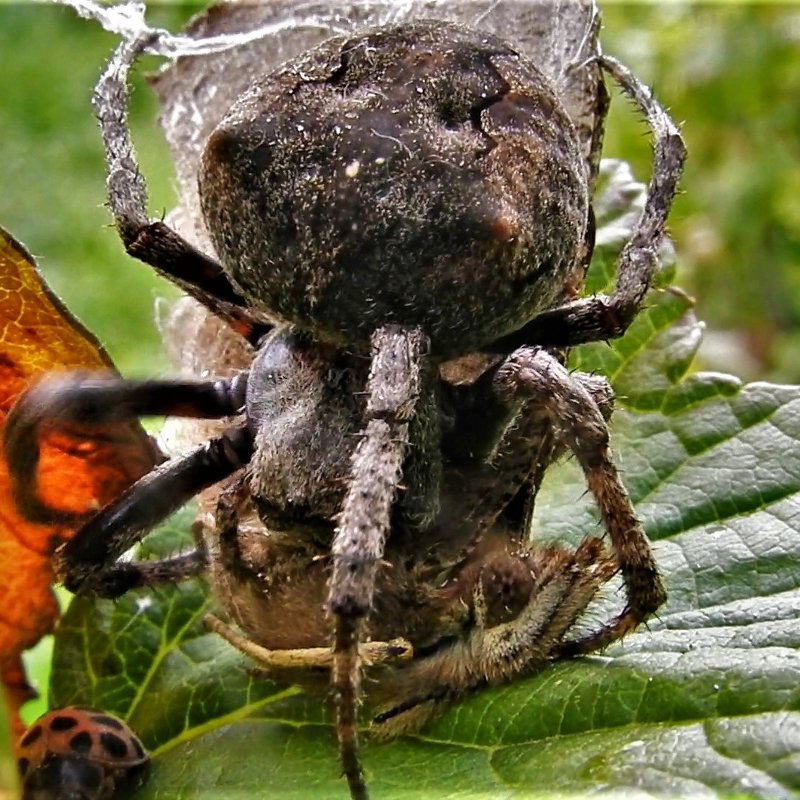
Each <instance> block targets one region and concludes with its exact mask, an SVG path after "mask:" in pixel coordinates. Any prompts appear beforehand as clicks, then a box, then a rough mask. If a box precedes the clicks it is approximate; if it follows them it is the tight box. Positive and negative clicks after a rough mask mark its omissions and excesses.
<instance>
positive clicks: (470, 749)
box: [51, 179, 800, 800]
mask: <svg viewBox="0 0 800 800" xmlns="http://www.w3.org/2000/svg"><path fill="white" fill-rule="evenodd" d="M631 180H632V179H631ZM619 187H621V188H619ZM626 187H627V188H626ZM628 188H630V186H629V185H628V184H625V182H624V181H622V182H621V184H619V186H618V191H620V192H622V194H623V195H624V194H625V193H626V192H627V189H628ZM627 194H628V203H630V202H634V201H637V198H640V195H641V187H640V188H639V190H638V194H637V192H628V193H627ZM612 199H613V198H612ZM615 208H616V211H615ZM628 211H629V207H628V206H627V205H626V204H625V203H622V204H620V205H618V206H616V207H615V206H614V204H613V203H610V204H609V205H607V206H606V207H604V208H601V213H602V214H603V215H604V216H602V217H601V219H603V220H604V221H605V223H606V225H607V226H608V225H610V226H612V227H613V225H614V224H615V220H617V221H618V220H619V218H620V217H619V216H616V214H617V212H618V213H619V215H622V216H624V215H625V214H626V213H627V212H628ZM628 219H630V215H629V214H628ZM627 225H628V229H629V226H630V222H628V223H627ZM623 227H624V226H623ZM618 239H619V237H617V239H615V238H614V237H612V236H608V237H607V238H606V239H601V240H600V247H599V249H598V258H597V261H596V264H595V265H594V267H593V274H592V275H591V276H590V280H589V284H590V285H591V286H592V287H593V288H592V291H601V290H604V289H605V288H606V287H607V285H608V281H609V275H608V274H607V265H608V263H611V262H612V261H613V258H614V256H615V253H616V251H617V250H618V248H619V241H618ZM667 255H669V254H668V253H667ZM598 271H599V272H598ZM702 328H703V326H702V324H701V323H699V322H697V320H696V319H695V317H694V314H693V310H692V303H691V301H690V300H689V299H688V298H687V297H686V296H685V295H683V294H682V293H681V292H679V291H677V290H675V289H670V288H661V289H656V290H654V291H653V292H652V293H651V295H650V297H649V301H648V307H647V309H646V310H645V311H644V312H643V313H642V314H640V316H639V317H638V318H637V319H636V321H635V322H634V324H633V326H632V327H631V329H630V331H629V332H628V334H627V335H626V336H625V337H624V338H623V339H621V340H619V341H617V342H614V343H613V344H611V345H608V344H603V343H599V344H597V345H591V346H587V347H582V348H579V349H578V350H576V352H575V353H573V356H572V358H573V363H572V366H573V367H574V368H576V369H582V370H589V371H597V372H602V373H604V374H606V375H607V376H608V377H609V379H610V380H611V381H612V383H613V385H614V387H615V390H616V392H617V398H618V402H617V410H616V413H615V415H614V417H613V419H612V423H611V435H612V444H613V448H614V451H615V456H616V458H617V461H618V464H619V465H620V467H621V469H622V471H623V475H624V480H625V483H626V486H627V487H628V489H629V492H630V494H631V497H632V500H633V502H634V504H635V506H636V508H637V511H638V513H639V515H640V518H641V520H642V522H643V525H644V527H645V529H646V531H647V533H648V535H649V537H650V538H651V540H653V542H654V549H655V552H656V557H657V560H658V563H659V565H660V568H661V570H662V572H663V574H664V578H665V582H666V585H667V589H668V592H669V600H668V603H667V605H666V606H665V607H664V609H662V611H661V612H660V613H659V616H658V618H657V619H654V620H653V621H651V622H650V624H649V626H648V627H647V628H643V629H642V630H640V631H638V632H636V633H634V634H632V635H630V636H629V637H628V638H627V639H625V640H624V642H622V643H620V644H617V645H615V646H613V647H611V648H609V649H608V651H606V652H605V653H603V654H601V655H596V656H592V657H587V658H583V659H580V660H576V661H574V662H565V663H558V664H554V665H551V666H549V667H548V668H546V669H543V670H542V671H540V672H539V673H537V674H535V675H532V676H529V677H526V678H524V679H519V680H517V681H514V682H513V683H511V684H508V685H504V686H500V687H496V688H492V689H487V690H484V691H481V692H478V693H476V694H474V695H472V696H470V697H468V698H466V699H464V700H463V701H462V702H461V703H459V704H458V705H456V706H454V707H452V708H451V709H450V710H449V711H447V712H446V713H445V715H444V716H442V717H441V718H439V719H438V720H436V721H435V722H434V723H432V724H431V725H429V726H428V727H427V728H426V729H425V730H423V731H422V732H421V733H419V734H418V735H415V736H409V737H404V738H402V739H400V740H397V741H394V742H389V743H379V742H376V741H370V740H369V738H368V737H364V738H365V739H366V741H365V743H364V747H363V758H364V762H365V765H366V770H367V777H368V782H369V785H370V788H371V790H372V793H373V795H374V796H375V797H376V798H417V797H430V798H433V797H435V798H465V799H466V798H506V797H508V798H511V797H514V798H517V797H532V796H541V795H542V794H556V795H571V794H580V795H583V794H586V793H588V792H597V791H623V790H625V791H629V790H630V791H633V792H635V793H636V794H638V795H639V796H647V795H658V796H669V795H673V796H695V795H697V796H704V797H729V796H740V797H763V798H772V797H775V798H778V797H781V798H782V797H790V796H796V795H798V794H800V791H798V790H800V652H798V647H800V622H798V616H799V615H800V591H798V585H799V584H800V533H798V527H799V523H800V388H799V387H792V386H773V385H768V384H763V383H762V384H749V385H742V383H741V382H740V381H738V380H737V379H736V378H733V377H731V376H728V375H720V374H716V373H692V372H691V363H692V359H693V357H694V354H695V352H696V351H697V347H698V345H699V343H700V339H701V337H702ZM189 518H190V515H184V516H183V517H182V518H179V519H177V520H175V521H174V522H173V523H172V526H171V527H172V530H171V531H170V529H167V530H165V531H161V532H160V534H159V536H158V537H157V540H156V541H157V545H156V546H157V549H158V550H159V551H163V550H164V548H166V549H167V550H168V551H169V550H174V549H175V548H176V547H177V545H176V543H175V539H174V536H175V535H176V532H178V533H179V532H180V531H186V530H188V527H189ZM598 532H599V523H598V520H597V516H596V513H595V511H594V507H593V504H592V501H591V498H589V497H588V496H587V494H586V487H585V483H584V480H583V477H582V475H581V473H580V470H579V468H578V467H577V465H576V464H575V463H573V462H570V461H567V462H565V463H563V464H559V465H556V466H554V467H552V468H551V469H550V470H548V472H547V475H546V476H545V480H544V484H543V486H542V489H541V492H540V495H539V497H538V498H537V508H536V515H535V519H534V529H533V536H534V538H535V539H537V540H545V541H546V540H552V539H556V540H561V541H567V542H571V543H577V542H578V541H580V540H581V539H582V538H583V537H585V536H587V535H592V534H596V533H598ZM622 602H623V597H622V596H621V593H620V586H619V584H618V583H612V584H610V585H609V586H608V587H606V591H604V593H603V596H602V597H601V598H600V600H599V602H598V603H597V604H596V605H595V606H593V607H592V608H591V609H590V614H589V615H588V618H587V619H586V620H584V621H582V624H583V625H585V626H589V627H591V625H593V624H594V625H597V624H600V623H601V622H602V621H604V620H605V619H607V618H608V616H609V615H610V614H612V613H614V610H619V608H620V606H621V603H622ZM208 606H209V599H208V597H207V594H206V590H205V588H204V586H203V584H202V583H201V582H200V581H192V582H188V583H186V584H183V585H181V586H177V587H174V588H170V589H167V590H163V591H160V592H158V593H145V592H135V593H132V594H131V595H130V596H128V597H126V598H124V599H123V600H122V601H120V602H119V603H117V604H111V603H106V602H97V603H92V602H90V601H88V600H86V599H79V600H77V601H75V602H74V603H73V604H72V606H71V608H70V610H69V612H68V614H67V615H66V617H65V619H64V621H63V623H62V625H61V628H60V631H59V633H58V636H57V641H56V650H55V661H54V667H53V677H52V686H51V702H52V704H64V703H72V702H79V703H84V704H89V705H94V706H99V707H101V708H104V709H106V710H109V711H113V712H116V713H118V714H120V715H121V716H123V717H125V718H126V719H127V720H128V721H129V722H130V723H131V725H132V726H133V727H134V728H135V730H136V731H137V732H138V733H139V734H140V735H141V736H142V738H143V740H144V741H145V744H146V745H147V746H148V747H150V748H151V749H152V750H153V755H154V768H153V772H152V777H151V780H150V782H149V784H148V785H147V786H146V787H145V788H144V789H143V790H142V791H141V793H140V795H139V797H140V798H142V800H144V799H145V798H147V799H148V800H156V798H164V799H165V800H166V798H176V797H179V798H250V797H254V796H264V795H266V794H269V796H276V797H285V798H307V797H342V798H344V797H346V795H347V791H346V787H345V785H344V782H343V780H342V779H341V778H340V774H339V773H340V770H339V764H338V759H337V749H336V739H335V734H334V731H333V729H332V727H331V725H330V720H329V717H328V713H327V710H326V708H325V707H324V704H323V703H322V702H321V701H320V700H319V699H317V698H312V697H308V696H306V695H304V694H301V693H300V692H299V691H298V690H296V689H293V688H287V687H282V686H278V685H276V684H273V683H270V682H266V681H263V680H257V679H255V678H253V677H251V674H250V672H249V670H250V664H249V663H248V662H247V661H246V660H245V659H244V658H243V657H242V656H240V655H239V654H237V653H235V652H234V651H233V650H232V649H231V648H230V647H228V646H227V645H226V644H224V643H223V642H221V641H220V640H218V639H217V638H216V637H214V636H211V635H209V634H208V633H206V632H205V630H204V629H203V627H202V625H201V623H200V617H201V616H202V614H203V613H204V611H205V610H206V609H207V607H208Z"/></svg>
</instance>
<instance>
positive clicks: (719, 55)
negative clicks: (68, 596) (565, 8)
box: [0, 2, 800, 381]
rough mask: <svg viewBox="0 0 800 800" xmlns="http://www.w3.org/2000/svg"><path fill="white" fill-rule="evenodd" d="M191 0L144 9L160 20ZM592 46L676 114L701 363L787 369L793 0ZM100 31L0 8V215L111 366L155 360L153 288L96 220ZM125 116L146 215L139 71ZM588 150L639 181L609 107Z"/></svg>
mask: <svg viewBox="0 0 800 800" xmlns="http://www.w3.org/2000/svg"><path fill="white" fill-rule="evenodd" d="M199 5H201V4H198V3H194V4H193V5H186V4H178V3H174V4H164V3H162V4H157V5H156V6H155V7H154V9H153V15H152V16H153V20H154V21H155V22H157V23H158V24H163V25H166V26H174V27H177V26H178V25H179V24H180V23H181V21H182V20H184V19H186V18H187V17H188V16H189V15H190V14H191V13H192V12H193V11H194V10H196V9H197V8H198V7H199ZM604 18H605V30H604V33H603V42H604V46H605V49H606V51H607V52H609V53H612V54H614V55H617V56H618V57H620V58H622V59H623V60H624V61H626V62H627V63H628V64H630V65H631V66H632V67H633V68H634V69H635V70H636V71H637V72H638V74H639V75H640V76H641V77H642V78H644V79H645V80H646V81H647V82H649V83H650V84H651V85H653V87H654V88H655V91H656V93H657V95H658V97H659V98H660V99H661V100H662V102H663V103H664V104H665V105H666V106H668V107H669V108H670V109H671V111H672V113H673V115H674V116H675V118H676V119H678V120H680V121H683V122H684V131H685V135H686V139H687V143H688V146H689V153H690V157H689V161H688V164H687V171H686V177H685V180H684V182H683V189H684V194H683V195H682V196H681V197H680V198H679V200H678V202H677V204H676V207H675V211H674V213H673V215H672V218H671V230H672V233H673V236H674V238H675V240H676V243H677V246H678V253H679V255H680V265H679V282H680V283H681V284H682V285H683V286H685V287H686V288H687V289H688V290H689V291H690V292H692V293H693V294H695V295H696V297H697V298H698V314H699V316H700V317H701V318H703V319H705V320H706V321H707V322H708V324H709V329H710V332H711V335H710V336H709V348H708V349H707V350H706V352H705V358H706V362H707V363H706V366H715V367H719V368H722V369H727V370H729V371H732V372H735V373H737V374H739V375H742V376H743V377H770V378H773V379H776V380H782V381H800V358H797V357H796V356H795V351H796V349H797V347H798V346H800V327H799V326H798V322H799V321H800V191H798V189H799V188H800V47H798V44H799V43H800V42H799V40H800V7H797V6H791V5H763V4H753V5H745V4H738V3H729V4H726V3H717V4H706V5H698V4H684V3H674V2H662V3H659V4H653V5H649V4H616V3H612V4H610V5H607V6H606V7H605V9H604ZM113 44H114V37H112V36H111V35H109V34H106V33H104V32H102V31H100V30H99V29H98V26H97V25H95V24H93V23H90V22H87V21H85V20H80V19H77V18H76V17H75V15H74V14H73V12H72V11H70V10H69V9H65V8H53V7H48V6H38V5H36V6H34V5H31V4H16V5H15V4H7V5H1V4H0V143H1V146H2V150H1V151H0V152H1V153H2V157H0V187H2V191H0V224H3V225H4V226H6V227H7V228H9V229H10V230H11V231H12V232H13V233H15V234H16V236H17V237H18V238H19V239H21V240H22V241H23V242H24V243H25V244H26V245H27V246H28V247H29V248H30V249H31V250H32V251H33V252H34V254H35V255H36V256H37V257H38V258H39V260H40V264H41V266H42V269H43V270H44V272H45V273H46V275H47V277H48V279H49V280H50V281H51V282H52V284H53V285H54V287H55V288H56V290H57V291H58V292H59V293H60V294H61V295H62V296H63V297H64V299H65V300H66V301H67V303H68V305H69V306H70V307H71V308H72V309H73V310H74V311H75V312H76V313H77V314H78V315H79V316H80V317H81V318H82V319H83V320H84V322H86V324H87V325H89V327H91V328H92V329H93V330H94V331H95V332H96V333H97V334H98V335H99V336H100V338H101V340H102V341H104V342H105V343H106V345H107V346H108V349H109V350H110V352H111V354H112V356H113V357H114V358H115V359H116V361H117V363H118V365H119V366H120V368H121V369H122V370H123V372H125V373H127V374H138V375H145V374H154V373H160V372H163V371H164V370H166V369H167V366H166V364H165V363H164V361H163V358H162V356H161V354H160V348H159V343H158V340H157V336H156V334H155V332H154V329H153V326H152V323H151V320H152V317H153V303H154V298H155V297H156V296H161V295H164V294H168V293H169V288H168V287H166V286H165V284H163V282H161V281H159V280H158V279H156V278H154V277H153V276H152V275H151V274H150V273H149V271H148V269H147V268H146V267H144V266H142V265H140V264H138V263H135V262H133V261H131V260H129V259H127V258H126V257H125V256H124V254H123V253H122V251H121V248H120V246H119V244H118V243H117V240H116V236H115V233H114V231H113V230H112V229H111V228H109V227H108V221H109V218H108V215H107V213H106V211H105V210H104V209H103V208H102V204H103V201H104V186H103V166H102V161H101V151H100V142H99V136H98V134H97V132H96V130H95V125H94V120H93V117H92V113H91V110H90V108H89V94H90V91H91V87H92V84H93V82H94V80H95V78H96V77H97V74H98V72H99V70H100V69H101V66H102V64H103V62H104V60H105V59H106V57H107V56H108V54H109V52H110V50H111V48H112V46H113ZM148 67H149V68H151V69H152V68H155V62H153V61H150V62H146V63H145V64H143V65H142V67H141V69H140V70H139V75H138V78H139V80H138V83H137V90H136V91H135V93H134V98H133V111H132V117H133V125H134V133H135V140H136V143H137V147H138V149H139V153H140V157H141V161H142V164H143V166H144V171H145V174H146V176H147V178H148V181H149V184H150V190H151V205H150V209H151V213H153V214H160V213H161V212H162V211H164V210H166V209H168V208H169V207H170V206H171V204H172V200H173V193H172V184H171V179H170V170H169V164H168V160H167V155H166V149H165V147H164V146H163V144H162V142H161V140H160V137H159V133H158V131H157V129H156V127H155V125H154V123H153V116H154V104H153V101H152V98H151V97H150V93H149V90H148V89H147V88H146V86H144V85H143V81H142V80H141V75H142V73H143V72H145V71H146V70H147V68H148ZM605 152H606V154H607V155H610V156H619V157H623V158H627V159H629V160H631V161H633V162H634V165H635V167H636V170H637V174H638V175H639V176H641V177H643V178H645V177H646V176H647V174H648V169H649V158H650V150H649V142H648V139H647V136H646V130H645V127H644V124H643V123H641V122H640V121H639V120H638V119H637V118H636V115H635V114H634V113H633V111H632V109H631V108H630V107H629V105H628V104H627V103H626V102H617V103H615V104H614V109H613V112H612V117H611V121H610V125H609V132H608V136H607V144H606V148H605Z"/></svg>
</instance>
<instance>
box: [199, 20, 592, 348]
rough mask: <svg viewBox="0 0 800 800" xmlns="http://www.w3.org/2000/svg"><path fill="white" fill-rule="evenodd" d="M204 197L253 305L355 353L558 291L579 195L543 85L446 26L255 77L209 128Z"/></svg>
mask: <svg viewBox="0 0 800 800" xmlns="http://www.w3.org/2000/svg"><path fill="white" fill-rule="evenodd" d="M200 193H201V199H202V204H203V212H204V214H205V217H206V222H207V225H208V228H209V231H210V233H211V237H212V240H213V243H214V246H215V248H216V249H217V252H218V254H219V256H220V258H221V259H222V262H223V264H224V266H225V269H226V271H227V272H228V274H229V275H230V277H231V278H232V280H233V281H234V283H235V284H236V285H237V287H238V289H239V290H240V291H241V292H242V293H243V295H244V296H245V297H246V298H247V300H248V302H250V303H251V304H252V305H254V306H256V307H260V308H262V309H265V310H267V311H269V312H271V313H273V314H277V315H279V316H281V317H283V318H284V319H286V320H288V321H290V322H292V323H294V324H295V325H297V326H299V327H301V328H303V329H306V330H311V331H313V332H314V333H315V335H316V336H318V337H319V338H320V339H323V340H327V341H332V342H335V343H337V344H347V345H350V346H353V345H355V346H365V345H366V344H367V342H368V341H369V336H370V334H371V333H372V331H373V330H375V329H376V328H378V327H380V326H381V325H385V324H390V323H395V324H401V325H404V326H414V327H421V328H422V329H423V330H425V332H426V333H427V334H428V336H429V337H430V338H431V341H432V348H433V350H434V352H435V353H436V354H439V355H452V354H455V353H461V352H466V351H468V350H470V349H473V348H475V347H477V346H479V345H481V344H483V343H486V342H488V341H491V340H493V339H495V338H497V337H499V336H502V335H504V334H506V333H508V332H510V331H513V330H516V329H517V328H519V327H520V326H521V325H522V324H523V323H525V322H526V321H527V320H528V319H530V318H531V317H532V316H533V315H534V314H535V313H536V312H537V311H539V310H541V309H543V308H547V307H549V306H552V305H553V304H554V303H556V302H557V301H558V299H559V298H560V297H562V296H563V288H564V283H565V281H566V280H567V279H568V277H569V275H570V273H571V270H572V269H573V267H574V265H575V263H576V262H577V261H578V260H579V257H580V250H581V247H582V244H583V241H584V232H585V227H586V220H587V216H588V203H589V199H588V189H587V184H586V178H585V174H584V167H583V162H582V158H581V154H580V148H579V145H578V142H577V138H576V135H575V132H574V128H573V126H572V124H571V122H570V120H569V117H568V116H567V114H566V112H565V111H564V110H563V108H562V106H561V103H560V102H559V101H558V100H557V98H556V96H555V94H554V92H553V89H552V88H551V86H550V84H549V83H548V81H547V80H546V78H544V76H543V75H542V74H541V73H540V72H539V70H538V69H537V68H536V67H535V66H534V65H533V64H532V63H531V62H529V61H527V60H526V59H524V58H523V57H521V56H519V55H518V54H517V53H516V52H514V51H513V50H512V49H511V48H510V47H509V46H508V45H506V44H504V43H503V42H502V41H500V40H499V39H496V38H494V37H492V36H487V35H483V34H477V33H473V32H470V31H468V30H467V29H464V28H461V27H459V26H455V25H451V24H448V23H442V22H421V23H413V24H405V25H399V26H395V27H390V28H383V29H380V30H377V29H376V30H373V31H368V32H367V33H363V34H360V35H358V36H352V37H343V38H338V39H333V40H330V41H328V42H327V43H325V44H323V45H322V46H321V47H319V48H317V49H316V50H314V51H312V52H311V53H309V54H306V55H305V56H302V57H300V58H298V59H296V60H294V61H291V62H289V63H288V64H286V65H285V66H284V67H283V68H282V69H280V70H279V71H277V72H275V73H273V74H271V75H269V76H267V77H265V78H264V79H262V80H260V81H258V82H256V83H255V84H254V85H253V86H252V87H251V88H250V90H249V91H248V92H246V93H245V94H244V95H243V96H242V97H240V99H239V100H238V101H237V102H236V103H235V104H234V106H233V107H232V108H231V110H230V111H229V112H228V114H227V116H226V117H225V119H224V120H223V121H222V123H220V125H219V126H218V128H217V129H216V130H215V132H214V133H213V134H212V136H211V137H210V139H209V142H208V145H207V148H206V151H205V154H204V158H203V165H202V170H201V174H200Z"/></svg>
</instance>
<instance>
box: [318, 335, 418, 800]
mask: <svg viewBox="0 0 800 800" xmlns="http://www.w3.org/2000/svg"><path fill="white" fill-rule="evenodd" d="M427 349H428V342H427V337H426V336H425V335H424V334H423V333H422V332H421V331H419V330H418V329H412V330H407V329H404V328H401V327H398V326H384V327H382V328H379V329H378V330H377V331H376V332H375V333H374V334H373V336H372V363H371V367H370V373H369V378H368V381H367V405H366V427H365V428H364V431H363V435H362V437H361V440H360V441H359V443H358V445H357V446H356V448H355V451H354V452H353V457H352V462H351V464H352V472H351V476H350V486H349V488H348V491H347V494H346V496H345V499H344V503H343V506H342V511H341V514H340V515H339V520H338V525H337V527H336V533H335V535H334V539H333V544H332V547H331V552H332V555H333V573H332V575H331V582H330V589H329V595H328V607H329V609H330V611H331V612H332V613H333V615H334V619H335V623H334V638H333V652H334V657H333V676H332V685H333V689H334V697H335V704H336V714H337V732H338V736H339V748H340V754H341V759H342V767H343V770H344V773H345V776H346V778H347V782H348V784H349V786H350V792H351V794H352V796H353V798H354V800H363V798H366V797H367V788H366V785H365V784H364V778H363V773H362V768H361V762H360V759H359V756H358V733H357V719H356V709H357V707H358V698H359V683H360V659H359V649H358V645H359V633H360V629H361V623H362V622H363V620H364V617H365V616H366V615H367V614H368V613H369V611H370V609H371V608H372V597H373V593H374V590H375V577H376V573H377V569H378V566H379V563H380V561H381V559H382V557H383V552H384V544H385V541H386V536H387V534H388V531H389V525H390V521H391V514H392V509H393V507H394V504H395V497H396V495H397V491H398V488H399V484H400V476H401V470H402V466H403V461H404V459H405V456H406V451H407V449H408V446H409V423H410V422H411V419H412V417H413V415H414V411H415V407H416V405H417V399H418V398H419V396H420V392H421V390H422V386H421V383H422V381H423V369H422V361H423V358H424V356H425V352H426V351H427Z"/></svg>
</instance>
